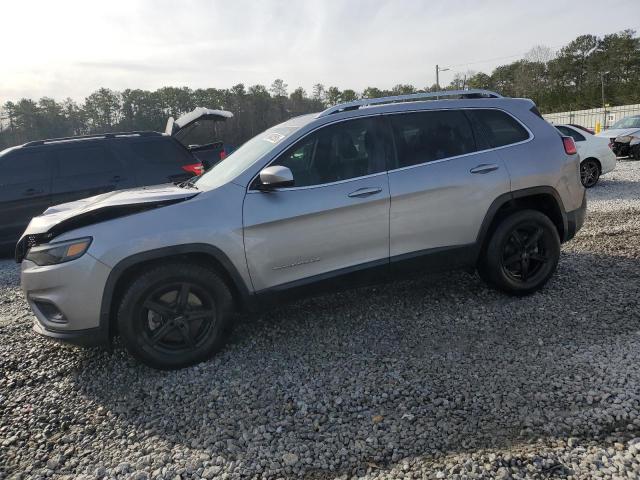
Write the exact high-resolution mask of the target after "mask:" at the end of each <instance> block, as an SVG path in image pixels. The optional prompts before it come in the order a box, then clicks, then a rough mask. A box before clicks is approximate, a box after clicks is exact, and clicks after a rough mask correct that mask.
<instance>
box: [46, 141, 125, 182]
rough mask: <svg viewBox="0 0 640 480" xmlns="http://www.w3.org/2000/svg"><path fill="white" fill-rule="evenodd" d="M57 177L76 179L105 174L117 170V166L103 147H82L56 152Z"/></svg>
mask: <svg viewBox="0 0 640 480" xmlns="http://www.w3.org/2000/svg"><path fill="white" fill-rule="evenodd" d="M58 160H59V163H58V165H59V166H58V176H60V177H76V176H83V175H93V174H98V173H107V172H112V171H113V170H117V169H118V167H119V165H117V164H116V163H115V161H114V160H113V159H112V158H111V155H109V154H108V153H107V151H106V150H105V149H104V147H100V146H83V147H77V148H68V149H64V150H59V151H58Z"/></svg>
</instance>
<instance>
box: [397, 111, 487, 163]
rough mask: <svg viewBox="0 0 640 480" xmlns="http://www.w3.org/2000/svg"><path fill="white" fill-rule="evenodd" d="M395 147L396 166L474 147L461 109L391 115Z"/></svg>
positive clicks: (474, 149) (444, 156) (446, 156)
mask: <svg viewBox="0 0 640 480" xmlns="http://www.w3.org/2000/svg"><path fill="white" fill-rule="evenodd" d="M389 118H390V120H391V125H392V127H393V132H394V135H395V139H396V148H397V151H398V155H397V157H398V158H397V165H396V166H395V168H402V167H408V166H411V165H418V164H420V163H425V162H432V161H434V160H441V159H443V158H449V157H455V156H458V155H464V154H466V153H472V152H475V151H476V143H475V139H474V136H473V132H472V130H471V123H470V122H469V120H468V119H467V117H466V116H465V114H464V113H463V112H462V111H459V110H441V111H429V112H416V113H406V114H397V115H390V116H389Z"/></svg>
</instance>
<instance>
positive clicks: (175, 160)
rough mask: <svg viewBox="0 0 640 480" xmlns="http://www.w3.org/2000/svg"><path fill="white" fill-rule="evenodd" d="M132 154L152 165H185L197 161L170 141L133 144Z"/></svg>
mask: <svg viewBox="0 0 640 480" xmlns="http://www.w3.org/2000/svg"><path fill="white" fill-rule="evenodd" d="M129 149H130V150H131V153H132V154H133V155H134V156H135V157H136V158H137V159H139V160H142V161H143V162H145V163H147V164H150V165H176V166H179V165H183V164H185V163H189V162H191V163H194V162H196V160H194V159H193V158H191V156H190V155H189V154H188V153H187V152H186V151H185V150H184V149H183V148H182V147H181V146H179V145H176V144H175V143H174V142H172V141H171V140H168V139H161V140H160V141H158V140H155V141H148V142H132V143H130V144H129Z"/></svg>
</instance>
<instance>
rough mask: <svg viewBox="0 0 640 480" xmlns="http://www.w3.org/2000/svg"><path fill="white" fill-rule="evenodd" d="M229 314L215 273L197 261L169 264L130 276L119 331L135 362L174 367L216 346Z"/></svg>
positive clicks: (228, 296)
mask: <svg viewBox="0 0 640 480" xmlns="http://www.w3.org/2000/svg"><path fill="white" fill-rule="evenodd" d="M231 315H232V297H231V293H230V291H229V288H228V287H227V286H226V284H225V283H224V282H223V281H222V280H221V279H220V278H219V277H218V275H216V274H215V273H214V272H212V271H211V270H209V269H206V268H203V267H200V266H197V265H192V264H182V263H169V264H167V265H162V266H159V267H156V268H152V269H149V270H147V271H145V272H143V273H142V274H140V275H139V276H138V277H137V278H136V279H134V281H133V282H132V283H131V285H130V286H129V288H128V290H127V291H126V293H125V294H124V296H123V298H122V301H121V303H120V308H119V309H118V331H119V333H120V337H121V338H122V342H123V343H124V345H125V348H126V349H127V350H128V351H129V353H131V354H132V355H133V356H134V357H136V358H137V359H138V360H140V361H141V362H143V363H144V364H146V365H148V366H150V367H153V368H158V369H163V370H165V369H175V368H182V367H186V366H189V365H193V364H195V363H198V362H201V361H203V360H206V359H207V358H209V357H210V356H211V355H212V354H213V353H215V352H216V351H217V350H219V349H220V348H221V346H222V345H223V343H224V338H223V337H224V333H225V326H226V325H227V324H228V322H229V320H230V317H231Z"/></svg>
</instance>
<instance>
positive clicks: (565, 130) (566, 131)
mask: <svg viewBox="0 0 640 480" xmlns="http://www.w3.org/2000/svg"><path fill="white" fill-rule="evenodd" d="M556 128H557V129H558V131H559V132H560V133H561V134H562V135H564V136H565V137H571V138H573V139H574V140H575V141H576V142H584V141H585V138H584V135H582V134H581V133H578V132H576V131H575V130H574V129H573V128H569V127H563V126H559V127H556Z"/></svg>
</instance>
